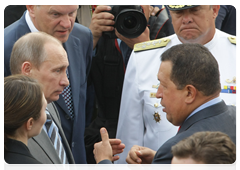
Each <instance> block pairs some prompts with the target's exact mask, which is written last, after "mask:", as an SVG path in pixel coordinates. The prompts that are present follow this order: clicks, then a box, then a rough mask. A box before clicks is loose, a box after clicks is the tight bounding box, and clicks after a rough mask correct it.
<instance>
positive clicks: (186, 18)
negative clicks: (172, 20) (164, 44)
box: [182, 11, 193, 24]
mask: <svg viewBox="0 0 240 170" xmlns="http://www.w3.org/2000/svg"><path fill="white" fill-rule="evenodd" d="M182 22H183V24H189V23H192V22H193V20H192V17H191V15H190V13H189V12H188V11H185V12H184V14H183V19H182Z"/></svg>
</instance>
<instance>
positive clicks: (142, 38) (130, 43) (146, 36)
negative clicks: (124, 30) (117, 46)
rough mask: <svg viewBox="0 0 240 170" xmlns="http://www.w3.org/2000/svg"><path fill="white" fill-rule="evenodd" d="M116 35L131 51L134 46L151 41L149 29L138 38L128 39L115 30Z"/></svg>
mask: <svg viewBox="0 0 240 170" xmlns="http://www.w3.org/2000/svg"><path fill="white" fill-rule="evenodd" d="M115 34H116V36H117V37H118V38H120V39H121V40H122V41H124V42H125V43H126V44H127V46H128V47H130V48H131V49H133V47H134V44H137V43H141V42H144V41H150V37H149V29H148V27H146V29H145V31H144V32H143V33H142V34H141V35H139V36H138V37H137V38H126V37H124V36H122V35H121V34H119V32H118V31H117V30H116V29H115Z"/></svg>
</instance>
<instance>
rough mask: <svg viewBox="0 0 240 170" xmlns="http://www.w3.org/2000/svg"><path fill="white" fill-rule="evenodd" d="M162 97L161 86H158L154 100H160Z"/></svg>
mask: <svg viewBox="0 0 240 170" xmlns="http://www.w3.org/2000/svg"><path fill="white" fill-rule="evenodd" d="M162 97H163V93H162V87H161V85H159V86H158V90H157V93H156V98H158V99H159V98H162Z"/></svg>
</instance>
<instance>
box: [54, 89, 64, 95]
mask: <svg viewBox="0 0 240 170" xmlns="http://www.w3.org/2000/svg"><path fill="white" fill-rule="evenodd" d="M55 92H56V93H58V94H62V92H63V90H57V91H55Z"/></svg>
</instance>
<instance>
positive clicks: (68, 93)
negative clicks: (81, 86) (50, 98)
mask: <svg viewBox="0 0 240 170" xmlns="http://www.w3.org/2000/svg"><path fill="white" fill-rule="evenodd" d="M66 74H67V78H68V80H69V76H68V69H67V71H66ZM62 97H63V99H64V101H65V103H66V106H67V108H68V111H69V113H70V116H71V118H72V119H73V118H74V114H73V101H72V90H71V86H70V80H69V85H68V86H67V87H65V88H64V90H63V92H62Z"/></svg>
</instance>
